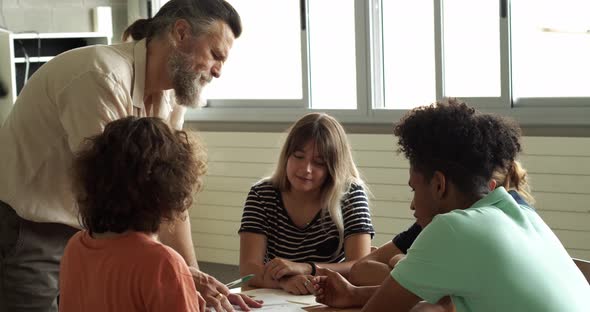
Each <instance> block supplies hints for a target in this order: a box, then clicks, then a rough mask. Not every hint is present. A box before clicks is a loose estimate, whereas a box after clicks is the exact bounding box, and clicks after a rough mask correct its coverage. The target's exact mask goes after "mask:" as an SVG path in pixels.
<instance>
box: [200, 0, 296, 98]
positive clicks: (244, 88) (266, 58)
mask: <svg viewBox="0 0 590 312" xmlns="http://www.w3.org/2000/svg"><path fill="white" fill-rule="evenodd" d="M228 2H230V3H231V4H232V6H234V8H235V9H236V10H237V11H238V12H239V13H240V17H241V18H242V24H243V32H242V35H241V36H240V38H238V39H237V40H236V41H234V45H233V47H232V49H231V51H230V55H229V58H228V60H227V62H226V63H225V65H224V66H223V72H222V77H223V79H216V80H215V83H212V84H211V85H210V86H208V87H207V88H205V90H204V91H205V92H204V94H203V95H204V97H205V98H207V99H210V100H214V99H232V100H236V99H249V100H268V99H277V100H301V99H302V98H303V89H302V76H303V74H302V65H301V64H302V63H301V51H302V48H301V47H302V46H301V38H300V37H301V28H300V14H299V1H298V0H281V1H276V0H230V1H228ZM261 12H265V14H261Z"/></svg>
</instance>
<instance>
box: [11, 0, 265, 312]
mask: <svg viewBox="0 0 590 312" xmlns="http://www.w3.org/2000/svg"><path fill="white" fill-rule="evenodd" d="M241 32H242V26H241V20H240V16H239V15H238V13H237V12H236V10H235V9H234V8H233V7H232V6H231V5H230V4H229V3H227V2H226V1H224V0H170V1H168V2H167V3H166V4H165V5H164V6H163V7H162V8H161V9H160V10H159V11H158V12H157V14H156V15H155V16H154V17H153V18H150V19H141V20H138V21H136V22H135V23H133V24H132V25H131V26H129V28H127V30H126V31H125V36H126V37H129V36H130V37H131V38H133V39H134V40H133V41H132V42H127V43H123V44H117V45H111V46H89V47H84V48H80V49H74V50H71V51H68V52H65V53H63V54H61V55H58V56H57V57H55V58H53V59H52V60H51V61H49V62H47V63H46V64H44V65H43V66H41V68H39V70H37V71H36V72H35V73H34V74H33V76H32V77H31V78H30V79H29V80H28V82H27V84H26V85H25V86H24V88H23V90H22V92H21V93H20V95H19V96H18V98H17V100H16V103H15V105H14V107H13V108H12V111H11V112H10V115H9V116H8V118H7V119H6V121H5V122H4V124H3V126H2V128H0V146H1V147H2V148H0V159H2V161H1V162H0V173H1V174H0V272H1V274H0V310H2V311H11V312H19V311H56V310H57V296H58V292H59V289H58V280H59V278H58V277H59V262H60V259H61V256H62V254H63V249H64V247H65V244H66V242H67V241H68V239H69V238H70V237H71V236H72V235H73V234H74V233H75V232H76V231H77V230H78V229H80V228H81V227H82V225H81V224H80V222H79V221H78V219H77V215H78V206H77V204H76V200H75V198H74V195H73V193H72V190H71V185H72V182H71V179H70V176H69V175H68V172H69V168H70V167H71V165H72V159H73V155H74V154H75V153H76V152H77V151H78V150H79V149H80V144H81V142H83V140H84V139H85V138H87V137H91V136H94V135H96V134H99V133H101V132H102V131H103V129H104V127H105V126H106V124H108V123H109V122H111V121H114V120H118V119H121V118H124V117H127V116H137V117H146V116H151V117H160V118H162V119H164V120H166V122H167V123H168V124H169V125H170V126H172V127H173V128H175V129H181V128H182V125H183V121H184V113H185V111H186V109H187V107H195V106H198V103H199V97H200V91H201V89H202V88H203V87H204V86H205V85H207V83H209V82H210V81H211V79H212V78H219V77H220V75H221V69H222V67H223V63H224V62H225V61H226V60H227V58H228V56H229V52H230V49H231V47H232V45H233V42H234V40H235V39H236V38H238V37H239V36H240V34H241ZM158 236H159V240H160V241H161V242H162V243H164V244H165V245H167V246H170V247H172V248H173V249H174V250H176V251H177V252H178V253H179V254H180V255H181V256H182V257H183V259H184V260H185V262H186V263H187V264H188V265H189V267H190V270H191V274H192V275H193V279H194V282H195V285H196V287H197V289H198V290H199V291H200V293H201V294H202V296H203V297H204V298H205V300H206V301H207V303H208V304H209V305H211V306H213V307H223V310H228V311H233V307H232V304H231V303H235V304H238V305H240V306H241V307H242V308H247V304H250V305H253V306H258V304H257V303H256V302H255V301H253V300H251V299H249V298H246V297H243V298H242V297H241V296H238V295H233V294H231V295H230V293H229V289H227V287H225V286H224V285H223V284H221V283H220V282H219V281H217V280H216V279H215V278H213V277H211V276H209V275H207V274H205V273H204V272H201V271H200V270H199V266H198V263H197V257H196V255H195V251H194V247H193V242H192V237H191V231H190V221H189V218H178V219H176V220H175V221H174V222H163V223H162V224H161V225H160V227H159V232H158ZM244 300H246V302H244ZM220 309H221V308H220ZM218 311H219V309H218Z"/></svg>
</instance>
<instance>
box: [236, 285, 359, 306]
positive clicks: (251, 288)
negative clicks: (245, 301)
mask: <svg viewBox="0 0 590 312" xmlns="http://www.w3.org/2000/svg"><path fill="white" fill-rule="evenodd" d="M253 289H258V288H256V287H250V286H246V287H242V288H234V289H232V290H231V292H232V293H241V292H242V291H247V290H253ZM302 309H303V310H305V311H309V312H360V311H361V308H345V309H340V308H332V307H328V306H325V305H320V304H319V303H318V305H315V306H308V307H302ZM252 311H256V310H255V309H253V310H252ZM277 311H280V310H277Z"/></svg>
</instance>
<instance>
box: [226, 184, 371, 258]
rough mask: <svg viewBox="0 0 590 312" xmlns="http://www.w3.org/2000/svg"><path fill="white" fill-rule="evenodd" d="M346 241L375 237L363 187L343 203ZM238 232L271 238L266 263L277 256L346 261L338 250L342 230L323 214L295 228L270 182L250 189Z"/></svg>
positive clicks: (354, 191) (278, 194)
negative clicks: (355, 236) (358, 236)
mask: <svg viewBox="0 0 590 312" xmlns="http://www.w3.org/2000/svg"><path fill="white" fill-rule="evenodd" d="M342 216H343V218H344V239H345V240H346V238H347V237H348V236H350V235H352V234H357V233H367V234H370V235H371V238H373V235H375V230H374V229H373V224H372V223H371V215H370V213H369V206H368V201H367V194H366V193H365V191H364V190H363V188H362V187H361V186H358V185H352V186H351V187H350V190H349V191H348V193H347V194H346V195H345V196H344V198H343V200H342ZM238 232H240V233H241V232H252V233H258V234H263V235H265V236H266V238H267V249H266V255H265V259H264V262H265V263H266V262H268V261H270V260H272V259H273V258H275V257H280V258H284V259H287V260H290V261H294V262H307V261H312V262H319V263H336V262H341V261H343V260H344V250H340V252H338V253H336V249H337V248H338V229H337V228H336V225H335V224H334V222H333V221H332V218H330V216H329V215H328V214H327V213H326V214H325V215H324V216H322V212H321V211H320V212H319V213H318V214H317V215H316V216H315V218H314V219H313V220H312V221H311V222H310V223H309V224H308V225H307V226H306V227H305V228H303V229H301V228H298V227H297V226H295V224H294V223H293V221H292V220H291V218H290V217H289V215H288V214H287V210H286V209H285V206H284V205H283V201H282V199H281V192H280V191H279V190H277V189H275V188H274V187H273V186H272V185H271V183H270V182H268V181H263V182H260V183H258V184H256V185H254V186H252V188H251V189H250V193H249V194H248V198H247V199H246V204H245V206H244V212H243V215H242V224H241V226H240V230H239V231H238Z"/></svg>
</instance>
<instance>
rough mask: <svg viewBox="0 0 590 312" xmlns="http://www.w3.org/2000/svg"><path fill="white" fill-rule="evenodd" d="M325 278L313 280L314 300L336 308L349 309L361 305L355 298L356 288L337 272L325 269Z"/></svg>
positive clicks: (317, 277) (320, 277)
mask: <svg viewBox="0 0 590 312" xmlns="http://www.w3.org/2000/svg"><path fill="white" fill-rule="evenodd" d="M323 273H324V274H325V276H316V277H315V278H314V279H313V281H312V282H313V285H314V289H315V300H316V301H317V302H319V303H323V304H325V305H328V306H331V307H336V308H349V307H354V306H359V305H362V303H359V302H358V301H359V300H357V299H358V298H356V294H355V290H356V287H355V286H353V285H352V284H350V283H349V282H348V281H347V280H346V279H345V278H344V277H343V276H342V275H340V274H339V273H337V272H334V271H331V270H328V269H325V270H324V272H323Z"/></svg>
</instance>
